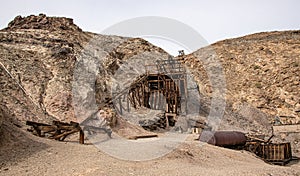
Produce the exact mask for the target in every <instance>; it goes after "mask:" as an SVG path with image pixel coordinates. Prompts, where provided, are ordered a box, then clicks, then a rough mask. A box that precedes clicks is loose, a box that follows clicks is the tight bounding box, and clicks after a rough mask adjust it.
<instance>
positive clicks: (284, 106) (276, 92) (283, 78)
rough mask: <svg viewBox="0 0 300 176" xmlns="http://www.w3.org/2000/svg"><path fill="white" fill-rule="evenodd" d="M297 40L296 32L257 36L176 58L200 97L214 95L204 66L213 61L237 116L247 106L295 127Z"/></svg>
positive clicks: (299, 116)
mask: <svg viewBox="0 0 300 176" xmlns="http://www.w3.org/2000/svg"><path fill="white" fill-rule="evenodd" d="M299 40H300V31H284V32H265V33H258V34H252V35H248V36H245V37H241V38H236V39H229V40H224V41H220V42H217V43H215V44H212V45H211V46H208V47H205V48H201V49H199V50H198V51H196V52H194V53H192V54H190V55H185V56H181V57H180V59H182V62H183V63H185V64H186V65H187V66H188V67H189V68H190V70H191V71H192V74H193V75H194V76H195V79H196V80H197V82H198V83H199V90H200V92H201V93H203V94H205V95H208V96H212V94H213V93H214V92H213V88H212V81H214V80H213V79H212V78H211V77H209V75H208V74H207V68H208V64H207V63H204V61H205V60H210V59H216V60H218V62H219V63H220V64H221V65H222V69H223V70H222V71H223V73H222V74H223V75H224V76H225V80H226V85H223V86H224V87H225V88H226V90H227V93H226V99H227V100H228V102H231V103H232V104H233V105H232V106H233V109H234V110H235V111H242V110H243V109H247V107H251V108H255V109H258V110H261V111H263V112H265V113H267V114H269V115H271V116H270V117H271V119H269V121H270V122H272V121H274V120H275V118H279V119H280V121H281V123H284V124H286V123H299V122H300V113H299V107H300V106H299V104H300V76H299V73H300V43H299ZM245 105H246V107H245ZM276 116H277V117H276Z"/></svg>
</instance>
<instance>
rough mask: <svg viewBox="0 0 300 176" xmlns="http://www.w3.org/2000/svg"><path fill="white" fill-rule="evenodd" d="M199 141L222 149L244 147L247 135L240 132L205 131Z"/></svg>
mask: <svg viewBox="0 0 300 176" xmlns="http://www.w3.org/2000/svg"><path fill="white" fill-rule="evenodd" d="M199 139H200V141H202V142H207V143H208V144H211V145H216V146H222V147H230V146H242V145H245V144H246V141H247V138H246V136H245V134H244V133H242V132H238V131H203V132H202V133H201V134H200V137H199Z"/></svg>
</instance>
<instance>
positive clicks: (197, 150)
mask: <svg viewBox="0 0 300 176" xmlns="http://www.w3.org/2000/svg"><path fill="white" fill-rule="evenodd" d="M299 39H300V31H282V32H265V33H258V34H252V35H248V36H244V37H240V38H235V39H228V40H224V41H220V42H217V43H215V44H212V45H210V46H207V47H204V48H200V49H199V50H197V51H195V52H194V53H192V54H189V55H183V56H178V57H176V58H178V59H179V60H180V61H181V62H182V63H183V64H184V65H185V66H186V67H187V68H188V71H189V73H191V78H193V79H194V80H195V81H196V83H197V85H196V86H191V85H188V88H191V87H192V88H191V89H192V90H193V91H195V92H197V93H199V95H200V96H193V95H189V96H190V97H189V98H190V99H192V100H193V101H194V102H196V103H195V105H196V107H194V108H195V109H196V111H195V112H197V113H194V114H193V115H195V114H196V117H197V118H201V120H203V123H204V122H205V123H206V122H208V123H207V124H205V125H207V126H205V127H214V126H213V125H214V124H213V123H210V121H209V120H208V121H206V120H207V119H206V118H207V117H208V116H209V115H210V112H218V111H221V110H224V114H222V117H221V119H220V121H219V124H217V127H216V128H213V129H219V130H238V131H241V132H245V133H247V134H257V135H260V136H263V137H265V138H268V137H270V136H271V135H272V125H273V124H274V123H276V124H280V123H281V124H297V123H299V122H300V89H299V87H300V74H299V73H300V43H299V41H300V40H299ZM0 55H1V57H0V89H1V91H0V175H24V174H25V175H99V174H100V175H171V174H172V175H184V174H186V175H249V176H250V175H251V176H252V175H266V176H267V175H293V176H294V175H299V174H300V170H299V164H295V163H292V164H290V165H288V166H286V167H282V166H274V165H269V164H267V163H265V162H263V161H262V160H261V159H259V158H258V157H256V156H255V155H254V154H253V153H250V152H247V151H244V150H238V151H236V150H230V149H225V148H221V147H216V146H211V145H208V144H204V143H202V142H199V141H196V140H195V139H196V137H198V136H196V135H193V134H189V136H188V138H187V139H186V141H184V142H182V144H181V145H180V146H178V147H177V148H176V149H175V150H174V151H171V152H170V153H169V154H167V155H165V156H163V157H161V158H158V159H154V160H151V161H143V162H136V161H123V160H118V159H116V158H114V157H112V156H109V155H108V154H106V153H105V152H103V151H101V150H100V149H99V148H96V146H95V145H92V142H91V140H90V139H86V145H80V144H77V142H78V136H77V134H76V135H74V136H71V137H68V138H66V140H65V141H66V142H58V141H55V140H50V139H44V138H39V137H37V136H33V135H32V134H31V133H29V132H27V131H26V128H27V127H28V126H26V125H25V122H26V121H27V120H31V121H37V122H43V123H52V121H53V120H60V121H63V122H69V121H77V122H81V121H82V120H84V119H85V118H86V117H90V115H91V113H92V112H94V111H95V109H97V110H98V108H99V107H101V108H103V109H104V107H105V108H107V109H108V110H109V111H110V112H111V113H112V114H113V113H114V112H115V111H114V104H113V103H112V96H113V93H116V92H113V90H114V88H115V87H117V86H119V84H116V83H120V82H121V83H124V84H123V85H122V84H121V86H123V87H122V88H124V87H126V86H127V85H128V84H130V83H132V82H133V81H135V80H138V79H139V78H140V76H141V75H142V74H144V72H145V69H146V68H145V65H147V64H155V63H156V61H157V60H159V59H160V60H168V59H170V58H172V56H171V55H169V54H168V53H167V52H166V51H164V50H163V49H161V48H159V47H157V46H154V45H152V44H151V43H149V42H148V41H146V40H144V39H140V38H128V37H122V36H108V35H101V34H95V33H91V32H86V31H83V30H82V29H81V28H80V27H78V26H77V25H76V24H74V23H73V20H72V19H70V18H64V17H48V16H46V15H44V14H40V15H38V16H35V15H31V16H28V17H21V16H17V17H16V18H15V19H14V20H12V21H11V22H10V23H9V24H8V26H7V27H6V28H4V29H2V30H0ZM124 73H126V74H124ZM189 79H190V77H189ZM193 79H191V80H193ZM116 85H117V86H116ZM189 86H190V87H189ZM197 86H198V87H197ZM174 87H175V86H174ZM197 89H199V92H198V91H197ZM117 93H118V92H117ZM222 96H224V97H222ZM198 97H199V99H198ZM222 98H225V99H226V103H225V104H222V105H223V107H221V109H220V108H219V109H218V108H216V107H215V106H214V105H215V104H213V103H212V104H211V100H212V99H215V100H217V102H216V103H218V102H221V101H222V100H223V99H222ZM120 100H121V99H120ZM219 100H220V101H219ZM194 102H192V103H194ZM192 103H191V104H192ZM197 103H199V104H197ZM198 106H199V107H198ZM146 110H149V109H148V108H144V107H143V108H140V109H135V110H133V111H139V112H140V113H141V114H140V116H144V114H143V112H144V111H145V112H146ZM133 111H131V112H128V113H127V114H129V115H131V113H132V112H133ZM153 111H154V112H153V114H152V115H153V116H155V115H157V114H155V113H157V111H155V110H153ZM198 112H199V114H198ZM188 115H189V114H188ZM188 115H187V116H188ZM118 116H119V117H118V118H122V116H121V115H118ZM140 116H136V117H135V118H137V117H140ZM132 117H134V115H132ZM155 118H156V117H155ZM217 121H218V119H217ZM118 122H119V124H118V125H119V126H117V128H119V131H118V132H120V133H122V130H123V131H125V132H128V131H126V130H127V129H129V132H132V131H134V130H136V131H135V133H142V132H145V130H144V129H143V128H142V127H140V126H137V124H132V123H128V124H130V125H127V121H126V120H124V119H121V120H120V119H119V121H118ZM120 122H121V123H120ZM120 129H121V130H120ZM174 129H175V128H174ZM130 130H131V131H130ZM141 131H142V132H141ZM125 132H124V133H125ZM117 134H118V133H117V132H116V131H113V139H114V137H115V136H116V135H117ZM158 134H159V135H158V139H159V137H160V135H164V134H163V133H159V132H158ZM298 134H299V133H291V134H283V135H279V136H275V137H274V138H273V139H275V140H277V141H280V142H282V141H284V142H291V145H292V150H293V153H294V155H295V156H300V151H299V147H300V138H299V135H298ZM176 135H177V134H176ZM176 137H177V136H176ZM146 140H148V139H146ZM149 140H156V139H152V138H151V139H149ZM138 142H139V141H138ZM127 147H128V146H127ZM95 157H96V159H95ZM237 166H239V167H237ZM178 168H179V169H178ZM191 168H192V169H191Z"/></svg>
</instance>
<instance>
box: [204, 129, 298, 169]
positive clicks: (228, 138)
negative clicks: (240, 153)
mask: <svg viewBox="0 0 300 176" xmlns="http://www.w3.org/2000/svg"><path fill="white" fill-rule="evenodd" d="M272 138H273V135H272V136H271V137H270V138H269V139H267V140H264V139H260V138H259V137H255V136H250V135H247V134H245V133H242V132H237V131H214V132H213V131H203V132H202V134H201V135H200V136H199V140H200V141H202V142H207V143H208V144H211V145H216V146H221V147H226V148H231V149H244V150H247V151H250V152H252V153H255V154H256V155H257V156H258V157H260V158H261V159H262V160H264V161H266V162H268V163H272V164H278V165H286V164H287V163H288V162H290V161H291V160H293V156H292V150H291V144H290V143H272V142H271V139H272Z"/></svg>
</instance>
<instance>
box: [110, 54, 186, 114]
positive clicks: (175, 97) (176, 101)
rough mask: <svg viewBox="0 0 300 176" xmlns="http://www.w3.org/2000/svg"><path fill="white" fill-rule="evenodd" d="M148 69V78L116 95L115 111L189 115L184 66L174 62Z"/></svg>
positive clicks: (157, 64)
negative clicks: (147, 109) (149, 110)
mask: <svg viewBox="0 0 300 176" xmlns="http://www.w3.org/2000/svg"><path fill="white" fill-rule="evenodd" d="M145 68H146V71H145V74H143V75H141V76H140V78H138V79H137V80H135V81H134V82H133V83H132V84H131V85H130V86H129V87H127V88H124V89H122V90H118V92H117V93H115V94H113V98H112V101H113V103H114V105H115V109H116V110H117V111H118V112H119V113H120V114H121V115H122V114H123V111H127V112H130V110H131V108H135V109H136V108H139V107H141V106H143V107H147V108H150V109H155V110H165V112H166V113H169V114H176V115H177V114H182V113H186V111H187V110H186V109H187V107H186V99H187V77H186V70H185V68H184V67H183V66H182V65H181V63H180V62H179V61H178V60H174V59H168V60H159V61H157V63H156V65H146V66H145Z"/></svg>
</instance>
